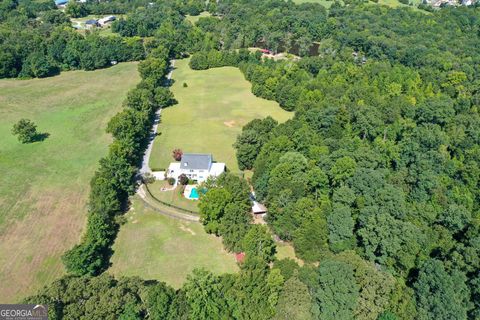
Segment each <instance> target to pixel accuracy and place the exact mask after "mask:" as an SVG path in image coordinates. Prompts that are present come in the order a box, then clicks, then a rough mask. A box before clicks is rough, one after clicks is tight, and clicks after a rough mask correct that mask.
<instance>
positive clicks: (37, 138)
mask: <svg viewBox="0 0 480 320" xmlns="http://www.w3.org/2000/svg"><path fill="white" fill-rule="evenodd" d="M49 136H50V133H48V132H38V133H37V134H35V136H34V137H33V139H32V142H40V141H43V140H45V139H47V138H48V137H49Z"/></svg>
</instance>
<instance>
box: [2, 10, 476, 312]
mask: <svg viewBox="0 0 480 320" xmlns="http://www.w3.org/2000/svg"><path fill="white" fill-rule="evenodd" d="M82 6H84V8H83V11H84V12H88V13H102V14H103V13H126V16H125V18H122V19H119V20H118V21H117V22H115V23H114V24H113V26H112V30H113V32H114V35H113V36H109V37H104V36H101V35H100V34H98V33H97V32H95V31H93V32H87V33H86V34H85V35H82V34H79V33H78V32H76V31H75V30H73V29H72V28H71V27H70V22H69V21H70V20H69V15H68V14H64V13H62V12H60V11H59V10H56V9H55V8H54V7H53V5H52V4H50V3H49V2H45V3H39V2H36V1H22V0H18V1H14V0H7V1H2V3H1V4H0V39H1V41H0V48H1V50H0V77H2V78H3V77H45V76H50V75H54V74H56V73H58V72H60V71H62V70H71V69H86V70H92V69H96V68H103V67H107V66H108V65H109V64H110V63H111V61H112V60H115V61H127V60H142V59H143V61H142V62H141V63H140V64H139V72H140V74H141V76H142V81H141V83H140V84H139V85H138V86H137V88H135V89H133V90H132V91H131V92H129V94H128V97H127V100H126V101H125V108H124V110H123V111H122V112H121V113H119V114H118V115H116V116H115V117H114V118H112V120H111V121H110V123H109V125H108V128H107V130H108V132H110V133H111V134H112V135H113V137H114V142H113V143H112V145H111V146H110V151H109V155H108V156H107V157H105V158H104V159H102V160H101V162H100V167H99V169H98V171H97V173H96V174H95V176H94V177H93V179H92V183H91V195H90V201H89V212H88V225H87V230H86V232H85V235H84V237H83V238H82V242H81V243H80V244H79V245H77V246H75V247H74V248H73V249H72V250H70V251H69V252H67V253H66V254H65V256H64V262H65V265H66V268H67V270H68V272H69V275H68V276H66V277H64V278H62V279H60V280H58V281H56V282H54V283H53V284H51V285H49V286H48V287H46V288H45V289H44V290H42V291H41V292H39V293H38V295H36V296H33V297H30V298H27V299H26V301H29V302H32V303H39V302H42V303H48V304H49V306H50V309H49V313H50V315H51V318H52V319H63V318H64V319H73V318H75V319H78V318H80V319H372V320H376V319H381V320H393V319H445V320H450V319H459V320H460V319H480V220H479V219H480V216H479V209H480V206H479V200H480V193H479V191H478V188H479V183H480V170H479V169H478V168H479V162H480V129H479V128H480V114H479V110H478V109H479V107H480V76H479V75H480V70H479V68H480V67H479V66H480V9H479V8H475V7H469V8H465V7H461V8H444V9H441V10H437V11H434V12H432V13H424V12H419V11H414V10H412V9H410V8H402V9H391V8H388V7H385V6H379V5H374V4H369V3H363V2H357V1H354V2H351V1H349V2H346V3H343V4H341V3H334V4H333V5H332V7H331V8H330V9H329V10H328V11H327V10H326V9H325V8H324V7H322V6H321V5H318V4H302V5H296V4H294V3H293V2H291V1H283V0H269V1H261V2H259V1H255V0H236V1H234V0H222V1H219V2H218V3H210V4H207V5H206V4H205V3H204V2H203V1H194V0H189V1H187V0H178V1H173V0H172V1H154V2H151V1H148V2H147V1H145V2H144V1H111V2H94V1H92V2H90V1H89V2H87V3H86V4H83V5H82ZM109 8H110V10H111V11H108V10H109ZM204 10H208V11H209V12H210V13H211V14H212V16H210V17H204V18H200V19H199V21H198V23H197V24H196V25H192V24H191V23H189V22H188V21H186V20H185V19H184V17H185V15H186V14H197V13H199V12H201V11H204ZM252 46H258V47H261V48H265V49H268V50H270V51H272V52H274V53H275V52H279V51H289V52H294V53H296V54H298V55H299V56H300V57H301V58H300V59H295V60H294V59H286V60H277V61H275V60H273V59H268V58H264V57H262V54H261V53H259V52H256V53H254V52H250V51H249V50H247V48H248V47H252ZM313 46H316V47H317V48H318V49H317V50H316V52H315V54H314V55H312V51H311V49H312V47H313ZM188 55H191V60H190V65H191V67H192V68H193V69H208V68H214V67H221V66H235V67H238V68H239V69H240V70H241V71H242V72H243V74H244V76H245V78H246V79H247V80H248V81H250V82H251V84H252V92H253V93H254V94H255V95H257V96H259V97H262V98H266V99H269V100H274V101H277V102H278V103H279V105H280V106H281V107H282V108H284V109H286V110H290V111H293V112H294V114H295V115H294V117H293V119H292V120H289V121H287V122H286V123H284V124H278V123H277V122H276V121H275V120H273V119H271V118H266V119H257V120H254V121H252V122H250V123H248V124H247V125H246V126H245V127H244V128H243V130H242V133H241V134H240V135H239V136H238V139H237V141H236V143H235V145H234V147H235V148H236V150H237V159H238V164H239V166H240V168H241V169H250V170H253V172H254V175H253V178H252V179H251V181H249V182H250V183H251V184H252V185H253V187H254V190H255V194H256V197H257V199H258V200H260V201H262V202H263V203H265V204H266V205H267V207H268V209H269V214H268V216H267V222H268V225H267V226H262V225H254V224H252V223H251V219H252V218H251V216H250V213H249V210H250V200H249V190H250V189H249V182H247V181H246V180H245V179H243V178H241V177H238V176H235V175H233V174H230V173H227V174H224V175H222V176H221V177H219V178H218V179H215V180H212V181H209V182H208V183H207V184H206V188H207V190H208V192H207V193H206V194H205V195H204V196H203V197H202V198H201V200H200V205H199V207H200V214H201V219H202V223H203V224H204V226H205V230H206V231H207V232H209V233H213V234H216V235H219V236H222V240H223V242H224V246H225V248H226V249H227V250H229V251H232V252H245V254H246V259H245V261H244V263H242V264H241V266H240V272H239V273H238V274H225V275H221V276H217V275H214V274H212V273H210V272H209V271H205V270H196V271H195V272H194V273H193V274H191V275H190V276H189V277H188V279H187V281H186V283H185V284H184V285H183V287H182V288H181V289H179V290H174V289H172V288H170V287H168V286H166V285H165V284H163V283H158V282H156V281H148V280H142V279H137V278H122V279H114V278H112V277H111V276H109V275H106V274H105V273H104V271H105V270H106V269H107V268H108V265H109V259H110V255H111V245H112V243H113V241H114V239H115V237H116V233H117V230H118V226H119V224H120V223H121V218H122V213H123V212H124V211H125V208H126V207H128V196H129V195H130V194H132V193H133V191H134V190H135V185H136V181H135V174H136V172H137V166H138V164H139V160H140V158H141V156H142V154H143V151H144V149H145V146H146V140H147V137H148V130H149V127H150V125H151V123H152V121H153V115H154V112H155V110H157V109H158V108H161V107H166V106H169V105H171V104H172V103H175V101H174V97H173V96H172V95H171V93H170V92H169V90H168V87H167V86H166V85H167V83H166V81H165V76H166V74H167V72H168V65H169V59H172V58H179V57H184V56H188ZM273 235H275V236H276V237H278V238H280V239H281V240H284V241H289V242H291V243H292V244H293V246H294V248H295V252H296V255H297V256H298V257H299V258H301V259H302V260H303V261H304V262H305V264H304V265H302V266H300V265H298V264H297V262H295V261H293V260H290V259H284V260H276V259H275V251H276V248H275V241H274V240H273Z"/></svg>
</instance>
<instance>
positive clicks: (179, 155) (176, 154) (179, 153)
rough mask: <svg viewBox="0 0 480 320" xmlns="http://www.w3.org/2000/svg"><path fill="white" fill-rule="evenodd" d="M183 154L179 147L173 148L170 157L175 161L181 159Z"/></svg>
mask: <svg viewBox="0 0 480 320" xmlns="http://www.w3.org/2000/svg"><path fill="white" fill-rule="evenodd" d="M182 156H183V151H182V150H181V149H175V150H173V151H172V157H173V159H175V161H180V160H182Z"/></svg>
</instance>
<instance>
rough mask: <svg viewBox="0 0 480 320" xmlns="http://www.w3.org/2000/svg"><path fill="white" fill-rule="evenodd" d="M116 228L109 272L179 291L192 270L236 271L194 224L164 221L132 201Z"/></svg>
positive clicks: (217, 243)
mask: <svg viewBox="0 0 480 320" xmlns="http://www.w3.org/2000/svg"><path fill="white" fill-rule="evenodd" d="M126 218H127V223H126V224H125V225H123V226H122V227H121V228H120V232H119V234H118V236H117V239H116V241H115V244H114V246H113V250H114V252H115V253H114V255H113V257H112V267H111V268H110V269H109V272H110V273H112V274H114V275H116V276H139V277H142V278H144V279H156V280H160V281H165V282H166V283H168V284H170V285H172V286H173V287H175V288H179V287H180V286H181V285H182V283H183V282H184V281H185V278H186V276H187V275H188V274H190V273H191V272H192V270H193V269H195V268H205V269H207V270H209V271H212V272H214V273H217V274H221V273H232V272H236V271H237V269H238V268H237V264H236V262H235V257H234V256H233V255H232V254H229V253H227V252H226V251H225V250H224V249H223V245H222V242H221V239H220V238H217V237H215V236H213V235H208V234H207V233H205V231H204V230H203V226H202V225H201V224H200V223H197V222H187V221H183V220H177V219H173V218H170V217H165V216H163V215H161V214H159V213H156V212H153V211H151V210H150V209H146V208H145V207H144V205H143V203H142V202H141V201H140V200H138V199H136V198H134V199H133V207H132V209H131V210H130V211H129V212H128V213H127V214H126Z"/></svg>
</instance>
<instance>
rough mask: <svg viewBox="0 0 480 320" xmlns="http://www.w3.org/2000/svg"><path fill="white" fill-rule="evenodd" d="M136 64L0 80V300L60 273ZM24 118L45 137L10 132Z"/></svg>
mask: <svg viewBox="0 0 480 320" xmlns="http://www.w3.org/2000/svg"><path fill="white" fill-rule="evenodd" d="M136 69H137V66H136V63H122V64H119V65H117V66H115V67H112V68H108V69H104V70H97V71H92V72H85V71H72V72H64V73H62V74H61V75H59V76H56V77H52V78H47V79H33V80H24V81H21V80H0V92H1V94H0V137H2V138H1V139H0V172H2V174H1V175H0V283H1V284H2V285H1V287H0V301H3V302H5V303H7V302H15V301H18V300H19V299H21V298H22V297H24V296H26V295H28V294H32V293H34V292H35V291H36V290H38V289H39V288H40V287H42V286H44V285H46V284H48V283H49V282H51V281H52V280H54V279H55V278H56V277H58V276H60V275H61V274H62V273H63V272H64V271H63V267H62V264H61V261H60V256H61V255H62V254H63V252H64V251H65V250H67V249H69V248H70V247H72V246H73V245H74V244H75V243H77V242H78V241H79V237H80V234H81V231H82V228H83V226H84V223H85V217H86V200H87V196H88V191H89V181H90V178H91V177H92V175H93V173H94V171H95V169H96V168H97V164H98V160H99V159H100V158H101V157H102V156H103V155H105V154H106V152H107V147H108V144H109V143H110V141H111V138H110V137H109V136H108V135H107V134H106V133H105V128H106V125H107V122H108V121H109V119H110V118H111V117H112V116H113V115H114V114H115V113H117V112H118V111H119V110H120V108H121V104H122V101H123V100H124V98H125V96H126V93H127V91H128V90H129V89H130V88H132V87H133V86H134V85H135V84H136V83H138V82H139V80H140V77H139V76H138V74H137V71H136ZM20 118H29V119H31V120H33V121H34V122H35V123H36V124H37V125H38V129H39V131H40V132H48V133H49V134H50V137H49V138H47V139H46V140H45V141H43V142H36V143H33V144H27V145H23V144H21V143H20V142H18V141H17V139H16V137H14V136H12V135H11V134H10V130H11V127H12V125H13V124H14V123H15V122H16V121H18V120H19V119H20Z"/></svg>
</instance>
